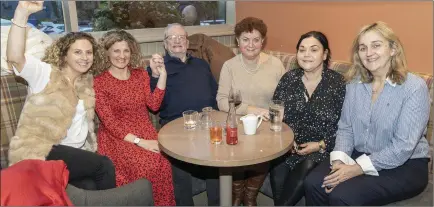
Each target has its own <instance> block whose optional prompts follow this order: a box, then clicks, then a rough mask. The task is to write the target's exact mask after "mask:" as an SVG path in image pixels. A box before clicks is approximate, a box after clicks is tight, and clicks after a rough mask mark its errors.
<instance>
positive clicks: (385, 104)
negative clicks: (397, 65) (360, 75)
mask: <svg viewBox="0 0 434 207" xmlns="http://www.w3.org/2000/svg"><path fill="white" fill-rule="evenodd" d="M371 96H372V83H361V82H360V81H358V80H357V81H354V82H352V83H350V84H348V85H347V87H346V96H345V101H344V105H343V108H342V114H341V118H340V120H339V123H338V131H337V136H336V145H335V148H334V152H332V154H331V155H330V156H331V157H330V160H331V161H333V160H338V159H339V160H342V161H343V162H344V163H346V164H348V162H349V163H353V164H354V160H348V159H351V158H349V157H348V156H351V154H352V152H353V150H357V151H359V152H364V153H365V154H364V155H362V156H360V157H359V158H357V159H356V161H355V162H357V163H358V164H359V165H360V166H361V167H362V169H363V171H364V172H365V174H371V175H378V172H377V171H380V170H382V169H393V168H396V167H398V166H400V165H402V164H404V163H405V162H406V161H407V160H408V159H415V158H428V157H429V155H428V150H429V146H428V142H427V140H426V139H425V138H424V137H423V132H424V130H425V128H426V125H427V122H428V118H429V110H430V105H429V92H428V87H427V85H426V83H425V81H423V79H421V78H420V77H418V76H416V75H414V74H411V73H408V74H407V79H406V81H405V82H404V83H403V84H401V85H397V84H394V83H392V82H391V81H390V80H389V79H387V80H386V83H385V85H384V89H383V91H382V92H381V94H380V95H379V96H378V98H377V100H376V101H375V102H374V103H373V104H371ZM345 157H346V158H345ZM346 159H347V160H346Z"/></svg>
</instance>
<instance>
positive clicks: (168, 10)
mask: <svg viewBox="0 0 434 207" xmlns="http://www.w3.org/2000/svg"><path fill="white" fill-rule="evenodd" d="M17 4H18V1H2V2H1V24H2V25H10V24H11V22H10V19H11V18H12V17H13V15H14V12H15V8H16V6H17ZM234 21H235V3H234V2H231V1H228V2H226V1H223V0H220V1H181V0H180V1H64V0H57V1H44V9H43V10H42V11H40V12H37V13H35V14H32V15H31V16H30V18H29V25H30V26H32V27H36V28H38V29H40V30H42V31H44V32H45V33H47V34H49V35H50V36H51V37H53V38H58V37H60V36H62V34H64V33H65V32H71V31H82V32H97V31H106V30H109V29H113V28H120V29H125V30H130V31H129V32H130V33H132V34H133V36H135V37H136V39H138V41H139V42H147V41H153V42H155V41H162V35H161V34H162V31H160V30H162V28H163V27H166V26H167V24H169V23H175V22H177V23H181V24H183V25H185V26H198V27H190V28H189V29H188V30H189V34H192V33H196V32H200V33H204V34H207V35H216V36H219V35H231V34H233V28H232V27H231V25H228V24H233V23H234ZM212 25H219V26H212ZM202 26H210V27H202ZM147 28H160V29H153V30H148V29H147ZM131 29H140V30H131ZM93 34H94V35H97V36H99V35H100V33H98V34H95V33H93Z"/></svg>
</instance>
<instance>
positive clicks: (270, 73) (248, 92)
mask: <svg viewBox="0 0 434 207" xmlns="http://www.w3.org/2000/svg"><path fill="white" fill-rule="evenodd" d="M241 55H242V54H239V55H237V56H235V57H234V58H232V59H230V60H228V61H226V62H225V64H224V65H223V68H222V71H221V73H220V81H219V89H218V92H217V104H218V107H219V109H220V110H221V111H228V110H229V104H228V95H229V90H230V88H231V87H233V88H234V89H235V90H240V92H241V97H242V103H241V105H240V106H239V108H237V110H236V111H237V113H238V114H246V113H247V107H248V106H256V107H260V108H264V109H268V103H269V101H270V100H271V99H272V97H273V94H274V90H275V89H276V86H277V84H278V83H279V81H280V78H281V77H282V75H283V74H284V73H285V68H284V67H283V64H282V61H280V60H279V59H278V58H276V57H274V56H272V55H268V54H265V53H260V57H259V61H258V64H259V66H258V70H257V71H256V72H250V71H247V69H245V67H246V66H245V65H244V64H243V62H241V61H242V56H241Z"/></svg>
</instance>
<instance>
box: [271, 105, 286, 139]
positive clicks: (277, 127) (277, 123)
mask: <svg viewBox="0 0 434 207" xmlns="http://www.w3.org/2000/svg"><path fill="white" fill-rule="evenodd" d="M269 106H270V108H269V113H270V129H271V131H275V132H280V131H282V120H283V113H284V106H283V101H280V100H271V101H270V104H269Z"/></svg>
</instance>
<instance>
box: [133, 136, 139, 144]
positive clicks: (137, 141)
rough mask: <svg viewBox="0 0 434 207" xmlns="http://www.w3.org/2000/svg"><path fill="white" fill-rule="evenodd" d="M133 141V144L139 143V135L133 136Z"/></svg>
mask: <svg viewBox="0 0 434 207" xmlns="http://www.w3.org/2000/svg"><path fill="white" fill-rule="evenodd" d="M133 142H134V144H135V145H139V142H140V138H139V137H136V138H134V141H133Z"/></svg>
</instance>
